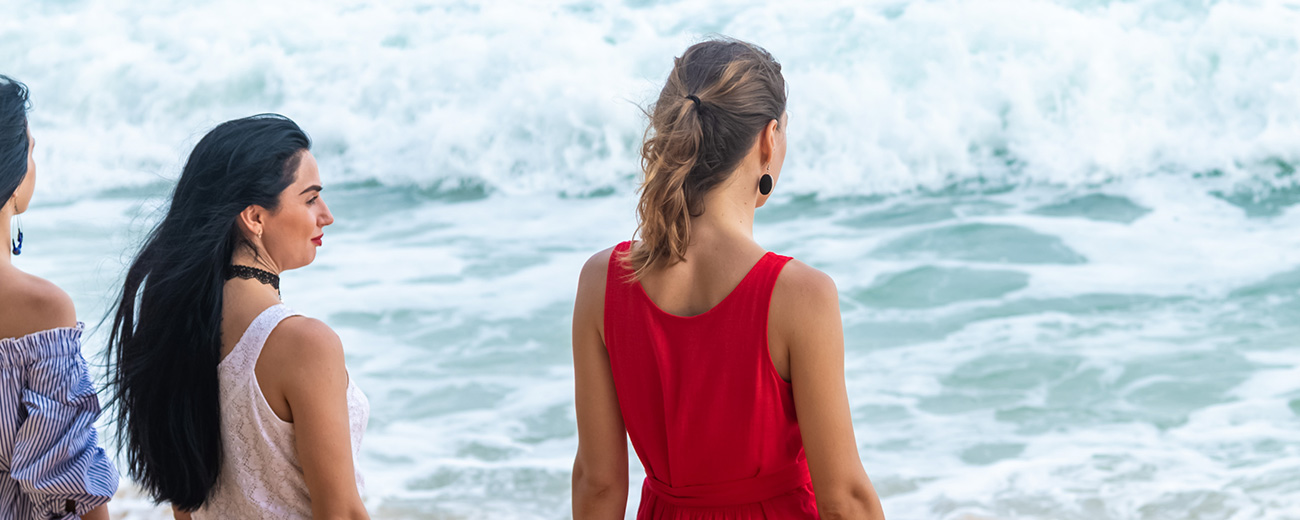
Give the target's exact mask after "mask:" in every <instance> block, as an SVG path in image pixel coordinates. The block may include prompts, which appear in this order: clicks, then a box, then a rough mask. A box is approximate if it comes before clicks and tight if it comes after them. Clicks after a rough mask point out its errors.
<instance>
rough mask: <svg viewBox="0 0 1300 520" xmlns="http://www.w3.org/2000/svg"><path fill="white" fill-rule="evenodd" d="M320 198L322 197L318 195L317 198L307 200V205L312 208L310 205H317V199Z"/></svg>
mask: <svg viewBox="0 0 1300 520" xmlns="http://www.w3.org/2000/svg"><path fill="white" fill-rule="evenodd" d="M319 198H320V195H317V196H315V197H312V198H311V199H308V200H307V205H309V206H310V205H312V204H315V203H316V199H319Z"/></svg>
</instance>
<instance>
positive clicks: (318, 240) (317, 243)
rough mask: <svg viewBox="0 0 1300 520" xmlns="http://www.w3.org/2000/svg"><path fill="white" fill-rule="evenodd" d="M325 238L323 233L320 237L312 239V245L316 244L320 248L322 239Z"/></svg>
mask: <svg viewBox="0 0 1300 520" xmlns="http://www.w3.org/2000/svg"><path fill="white" fill-rule="evenodd" d="M324 237H325V233H321V234H320V236H318V237H316V238H313V239H311V243H313V244H316V245H318V246H319V245H321V239H322V238H324Z"/></svg>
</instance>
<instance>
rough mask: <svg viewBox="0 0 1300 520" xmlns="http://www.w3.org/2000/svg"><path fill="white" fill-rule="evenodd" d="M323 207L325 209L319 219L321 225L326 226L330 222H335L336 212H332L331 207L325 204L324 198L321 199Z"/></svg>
mask: <svg viewBox="0 0 1300 520" xmlns="http://www.w3.org/2000/svg"><path fill="white" fill-rule="evenodd" d="M321 209H323V210H324V212H323V213H322V214H321V216H320V218H319V219H318V220H319V221H320V227H325V226H328V225H330V224H333V223H334V214H333V213H330V207H329V206H327V205H326V204H325V201H324V200H322V201H321Z"/></svg>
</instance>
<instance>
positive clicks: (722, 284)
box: [630, 243, 767, 316]
mask: <svg viewBox="0 0 1300 520" xmlns="http://www.w3.org/2000/svg"><path fill="white" fill-rule="evenodd" d="M638 245H639V244H637V243H633V244H632V245H631V246H630V247H633V248H635V247H637V246H638ZM710 245H711V246H713V247H703V246H700V247H692V248H690V249H689V250H688V251H687V259H686V261H683V262H678V263H676V264H673V265H671V266H668V267H666V268H663V269H659V270H656V271H653V272H650V273H647V274H645V275H644V276H643V277H642V278H641V280H640V284H641V286H642V287H643V288H644V289H645V292H646V294H647V295H648V296H649V297H650V299H651V300H653V301H654V303H655V305H656V306H658V307H659V308H660V309H663V310H664V311H665V312H668V313H670V314H675V315H678V316H696V315H699V314H703V313H705V312H707V311H708V310H710V309H712V308H714V307H716V306H717V305H718V304H719V303H720V302H722V300H723V299H725V298H726V297H727V296H728V295H730V294H731V293H732V291H734V290H735V288H736V287H737V286H738V285H740V282H741V280H742V279H744V278H745V276H746V275H748V274H749V272H750V270H751V269H752V268H753V267H754V266H755V265H756V264H757V263H758V261H759V260H760V259H762V258H763V256H764V255H765V254H767V252H766V251H764V250H763V248H761V247H758V245H757V244H753V243H748V244H746V243H737V244H731V245H715V244H710Z"/></svg>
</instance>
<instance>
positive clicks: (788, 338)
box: [768, 260, 842, 355]
mask: <svg viewBox="0 0 1300 520" xmlns="http://www.w3.org/2000/svg"><path fill="white" fill-rule="evenodd" d="M769 316H770V318H769V319H770V322H769V329H768V330H769V334H770V335H774V336H772V337H775V338H779V340H780V341H781V342H782V344H784V345H787V347H788V348H790V352H791V353H792V355H797V354H799V353H802V352H804V351H805V347H804V346H805V345H834V344H835V343H836V342H835V341H834V336H836V335H839V334H841V332H840V331H841V330H842V324H841V322H840V299H839V292H838V291H837V290H836V289H835V281H834V280H832V279H831V277H830V276H827V275H826V273H823V272H821V271H818V270H817V269H814V268H813V267H811V266H809V265H808V264H805V263H803V262H800V261H798V260H791V261H790V262H789V263H787V264H786V265H785V268H784V269H782V270H781V274H780V276H778V277H777V279H776V287H774V288H773V289H772V302H771V304H770V310H769ZM828 334H829V335H830V336H827V335H828ZM828 338H829V339H828Z"/></svg>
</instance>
